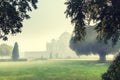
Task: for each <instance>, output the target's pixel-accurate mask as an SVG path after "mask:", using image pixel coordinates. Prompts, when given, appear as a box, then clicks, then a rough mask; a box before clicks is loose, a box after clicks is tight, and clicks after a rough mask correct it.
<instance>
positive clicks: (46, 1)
mask: <svg viewBox="0 0 120 80" xmlns="http://www.w3.org/2000/svg"><path fill="white" fill-rule="evenodd" d="M64 2H65V0H41V1H39V3H38V9H37V10H33V12H30V13H29V14H30V16H31V18H30V19H29V20H25V21H24V22H23V28H22V33H20V34H16V35H14V36H13V35H9V36H8V41H2V40H1V43H6V44H9V45H12V46H14V43H15V42H18V44H19V49H20V52H22V53H23V52H27V51H44V50H46V42H50V41H51V40H52V39H53V38H54V39H58V38H59V36H60V35H61V34H62V33H63V32H69V33H72V31H73V27H72V25H71V23H70V20H68V19H66V16H65V14H64V11H65V9H66V6H65V5H64Z"/></svg>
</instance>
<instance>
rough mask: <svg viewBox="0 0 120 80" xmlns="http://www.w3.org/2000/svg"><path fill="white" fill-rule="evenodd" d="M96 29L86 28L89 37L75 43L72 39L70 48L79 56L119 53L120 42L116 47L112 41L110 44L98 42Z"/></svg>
mask: <svg viewBox="0 0 120 80" xmlns="http://www.w3.org/2000/svg"><path fill="white" fill-rule="evenodd" d="M94 28H95V26H90V27H87V28H86V32H87V35H86V37H85V40H84V41H80V42H77V43H74V41H73V39H71V41H70V47H71V49H72V50H74V51H75V52H76V53H77V55H89V54H90V53H93V54H109V53H111V54H113V53H116V52H118V51H119V48H120V42H118V43H117V45H115V46H112V44H111V42H110V41H108V44H104V43H102V42H101V43H100V42H98V40H96V37H97V32H96V31H95V30H94ZM73 38H74V37H73Z"/></svg>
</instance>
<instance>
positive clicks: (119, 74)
mask: <svg viewBox="0 0 120 80" xmlns="http://www.w3.org/2000/svg"><path fill="white" fill-rule="evenodd" d="M102 80H120V53H119V54H118V55H117V57H116V58H115V60H114V61H113V62H112V64H111V65H110V66H109V68H108V70H107V72H106V73H104V74H103V75H102Z"/></svg>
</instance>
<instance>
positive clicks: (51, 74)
mask: <svg viewBox="0 0 120 80" xmlns="http://www.w3.org/2000/svg"><path fill="white" fill-rule="evenodd" d="M109 65H110V63H109V62H107V63H98V62H97V61H83V60H82V61H81V60H45V61H28V62H0V80H101V75H102V74H103V73H104V72H105V71H106V70H107V68H108V66H109Z"/></svg>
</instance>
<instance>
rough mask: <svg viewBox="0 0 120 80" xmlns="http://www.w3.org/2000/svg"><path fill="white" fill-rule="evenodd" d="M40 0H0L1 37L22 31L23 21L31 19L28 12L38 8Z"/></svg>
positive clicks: (5, 37) (4, 37)
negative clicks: (37, 4)
mask: <svg viewBox="0 0 120 80" xmlns="http://www.w3.org/2000/svg"><path fill="white" fill-rule="evenodd" d="M37 2H38V0H0V38H2V39H3V40H7V35H8V34H16V33H19V32H21V27H22V26H23V25H22V22H23V20H24V19H29V18H30V16H29V15H28V14H27V12H29V11H32V9H37V6H36V3H37Z"/></svg>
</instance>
